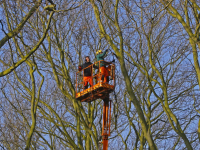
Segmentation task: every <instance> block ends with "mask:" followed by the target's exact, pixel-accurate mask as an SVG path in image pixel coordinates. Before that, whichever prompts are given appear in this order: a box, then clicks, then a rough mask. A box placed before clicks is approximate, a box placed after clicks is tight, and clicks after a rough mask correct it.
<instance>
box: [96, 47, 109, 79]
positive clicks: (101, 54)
mask: <svg viewBox="0 0 200 150" xmlns="http://www.w3.org/2000/svg"><path fill="white" fill-rule="evenodd" d="M107 52H108V50H105V51H104V52H102V50H98V51H97V52H96V58H97V61H101V62H100V66H99V64H97V65H98V66H99V71H100V74H101V80H102V81H103V82H109V73H108V70H107V68H106V64H111V62H104V58H105V57H106V54H107Z"/></svg>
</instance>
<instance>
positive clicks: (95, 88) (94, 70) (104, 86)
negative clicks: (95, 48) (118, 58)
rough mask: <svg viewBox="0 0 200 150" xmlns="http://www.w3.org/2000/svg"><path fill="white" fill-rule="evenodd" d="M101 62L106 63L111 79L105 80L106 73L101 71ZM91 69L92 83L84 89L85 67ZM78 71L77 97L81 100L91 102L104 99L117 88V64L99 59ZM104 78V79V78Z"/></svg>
mask: <svg viewBox="0 0 200 150" xmlns="http://www.w3.org/2000/svg"><path fill="white" fill-rule="evenodd" d="M100 64H104V66H105V68H106V70H107V75H108V77H107V78H109V80H107V82H106V81H105V79H104V78H105V77H104V76H105V74H103V73H102V72H101V69H100V67H99V66H100ZM87 68H90V69H91V80H92V85H91V86H89V87H88V88H86V89H84V80H83V78H84V69H87ZM87 68H84V69H83V70H81V71H78V72H77V73H76V99H77V100H80V101H81V102H91V101H94V100H96V99H104V98H106V96H107V95H108V94H109V93H111V92H112V91H114V88H115V65H114V64H112V63H109V62H106V61H102V60H101V61H98V62H96V63H94V64H92V65H90V66H88V67H87ZM102 78H103V79H102Z"/></svg>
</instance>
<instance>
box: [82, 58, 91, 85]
mask: <svg viewBox="0 0 200 150" xmlns="http://www.w3.org/2000/svg"><path fill="white" fill-rule="evenodd" d="M85 68H86V69H85ZM82 69H84V71H83V82H84V89H87V88H88V83H89V84H90V86H92V77H91V74H92V63H91V62H90V57H89V56H86V57H85V63H84V64H82V65H80V66H79V71H81V70H82Z"/></svg>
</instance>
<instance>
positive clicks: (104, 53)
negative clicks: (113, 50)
mask: <svg viewBox="0 0 200 150" xmlns="http://www.w3.org/2000/svg"><path fill="white" fill-rule="evenodd" d="M107 52H108V50H105V51H104V52H103V53H102V54H99V55H98V56H99V57H103V58H104V57H106V54H107Z"/></svg>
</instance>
